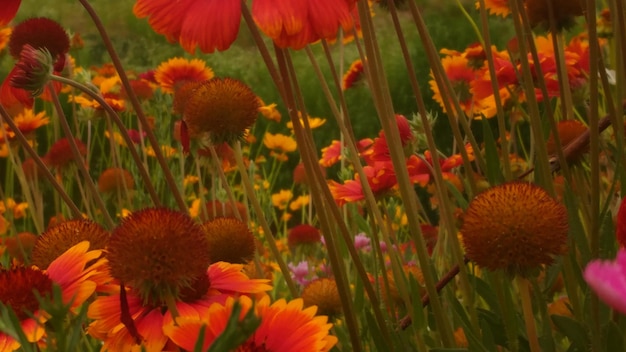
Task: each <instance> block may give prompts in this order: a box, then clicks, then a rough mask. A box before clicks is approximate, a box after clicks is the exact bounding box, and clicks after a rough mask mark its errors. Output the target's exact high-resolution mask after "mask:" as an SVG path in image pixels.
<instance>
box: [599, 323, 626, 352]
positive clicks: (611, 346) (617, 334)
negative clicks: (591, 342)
mask: <svg viewBox="0 0 626 352" xmlns="http://www.w3.org/2000/svg"><path fill="white" fill-rule="evenodd" d="M602 336H603V339H602V343H603V344H604V348H603V350H604V351H624V348H625V347H626V346H624V334H623V332H622V331H621V330H620V328H619V327H618V326H617V324H615V322H613V321H609V322H608V323H606V325H604V326H603V327H602Z"/></svg>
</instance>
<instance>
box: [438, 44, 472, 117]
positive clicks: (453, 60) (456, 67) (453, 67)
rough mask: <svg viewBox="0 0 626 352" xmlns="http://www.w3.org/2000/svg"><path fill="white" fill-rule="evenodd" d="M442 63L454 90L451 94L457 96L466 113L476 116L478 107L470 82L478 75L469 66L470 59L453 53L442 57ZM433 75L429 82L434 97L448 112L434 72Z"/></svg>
mask: <svg viewBox="0 0 626 352" xmlns="http://www.w3.org/2000/svg"><path fill="white" fill-rule="evenodd" d="M441 64H442V65H443V69H444V70H445V73H446V75H447V76H448V80H449V81H450V84H451V85H452V89H453V92H450V94H454V95H455V96H456V97H457V99H458V101H459V104H460V105H461V109H463V111H464V112H465V114H467V115H468V116H474V113H475V112H476V110H477V109H476V106H475V102H474V100H473V99H472V94H471V93H470V84H471V82H472V81H473V80H474V78H475V77H476V74H475V73H474V70H473V69H472V68H471V67H470V66H469V60H468V59H467V58H466V57H464V56H461V55H453V56H446V57H444V58H443V59H441ZM431 77H433V78H432V79H431V80H430V81H429V82H428V83H429V84H430V88H431V89H432V91H433V93H434V94H433V99H435V101H436V102H438V103H439V105H440V106H441V108H442V109H443V110H444V112H446V107H445V105H444V102H443V96H442V94H441V92H440V90H439V86H438V85H437V83H436V82H435V79H434V76H433V74H432V73H431Z"/></svg>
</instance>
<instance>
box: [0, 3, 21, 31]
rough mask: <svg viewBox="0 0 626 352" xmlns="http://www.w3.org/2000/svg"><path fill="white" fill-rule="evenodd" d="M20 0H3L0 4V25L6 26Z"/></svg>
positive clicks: (17, 7)
mask: <svg viewBox="0 0 626 352" xmlns="http://www.w3.org/2000/svg"><path fill="white" fill-rule="evenodd" d="M21 2H22V0H4V1H2V6H0V27H4V26H6V25H7V24H8V23H9V22H11V20H12V19H13V17H15V14H16V13H17V10H18V9H19V8H20V3H21Z"/></svg>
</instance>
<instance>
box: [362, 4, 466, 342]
mask: <svg viewBox="0 0 626 352" xmlns="http://www.w3.org/2000/svg"><path fill="white" fill-rule="evenodd" d="M411 3H413V2H412V1H411ZM357 6H358V11H359V18H360V19H361V30H362V32H363V38H364V44H365V52H366V54H367V60H365V61H364V65H365V64H367V65H368V67H369V70H370V74H371V78H372V82H371V88H372V96H373V97H374V99H375V102H376V104H377V106H378V107H379V111H380V112H381V113H380V114H379V119H380V121H381V124H382V126H383V130H384V133H385V136H387V142H388V146H389V151H390V154H391V161H392V163H393V167H394V170H395V171H396V176H397V180H398V185H399V189H400V194H401V198H402V200H403V202H404V205H405V209H406V212H407V213H408V214H417V213H418V206H417V195H416V194H415V191H414V189H413V185H412V183H411V181H410V179H409V174H408V170H407V166H406V161H405V159H404V151H403V150H402V145H401V143H400V135H399V132H398V127H397V124H396V121H395V113H394V111H393V106H392V104H391V96H390V93H389V87H388V85H387V81H386V79H385V74H384V70H383V67H382V60H381V56H380V51H379V50H378V48H379V47H378V44H377V42H376V33H375V31H374V29H373V23H372V19H371V17H370V12H369V6H368V3H367V2H366V1H361V2H359V3H358V5H357ZM408 220H409V230H410V233H411V236H412V237H413V241H414V243H415V247H416V249H417V254H418V260H419V263H420V267H421V269H422V273H423V274H424V281H425V284H426V289H427V292H428V293H429V295H430V296H431V299H432V304H431V307H432V310H433V314H434V317H435V322H436V324H437V330H438V331H439V332H440V333H441V341H442V343H443V345H444V346H445V347H452V346H454V344H455V343H454V338H453V334H452V328H451V326H450V321H449V320H448V319H447V315H446V313H445V312H444V310H443V306H442V304H441V301H440V299H439V296H438V295H437V290H436V287H435V273H434V270H433V267H432V262H431V260H430V258H429V256H428V251H427V250H426V243H425V240H424V237H423V235H422V232H421V228H420V224H419V219H417V218H416V217H414V216H409V217H408Z"/></svg>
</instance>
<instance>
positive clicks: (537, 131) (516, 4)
mask: <svg viewBox="0 0 626 352" xmlns="http://www.w3.org/2000/svg"><path fill="white" fill-rule="evenodd" d="M510 3H511V11H512V14H513V19H514V24H515V32H516V33H517V35H518V38H520V39H519V40H518V44H519V48H520V55H521V58H522V59H521V60H520V64H521V66H522V77H523V85H524V91H525V93H526V99H527V101H528V116H529V118H530V125H531V130H532V137H533V138H534V139H535V141H537V142H536V143H533V144H532V146H533V147H534V148H535V149H536V152H535V153H534V157H535V165H536V166H535V167H536V174H535V176H539V177H535V178H536V179H537V178H538V179H539V180H540V184H541V185H543V186H544V187H545V188H546V190H547V191H548V193H549V194H551V195H552V196H554V194H555V192H554V184H553V182H552V175H551V174H550V163H549V161H548V152H547V149H546V145H545V143H544V141H545V138H544V135H543V129H542V126H541V114H540V112H539V106H538V104H537V99H536V97H535V88H534V85H533V79H532V73H531V71H530V65H529V63H528V60H527V59H526V58H527V57H528V52H529V51H528V49H527V46H528V43H529V42H531V41H533V38H532V32H528V31H527V30H526V28H524V24H523V23H522V21H521V19H520V12H524V14H525V10H524V7H523V4H522V2H521V0H511V2H510Z"/></svg>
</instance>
